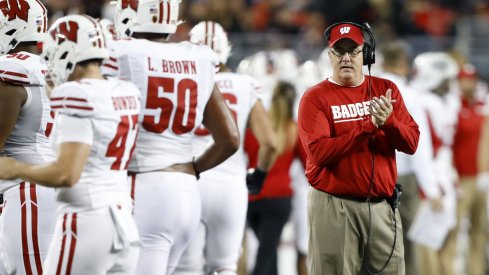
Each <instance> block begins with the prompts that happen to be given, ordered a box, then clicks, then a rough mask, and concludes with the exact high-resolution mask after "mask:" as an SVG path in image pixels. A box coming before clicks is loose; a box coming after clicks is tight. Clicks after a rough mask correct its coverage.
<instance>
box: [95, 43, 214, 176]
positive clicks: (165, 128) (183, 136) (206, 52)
mask: <svg viewBox="0 0 489 275" xmlns="http://www.w3.org/2000/svg"><path fill="white" fill-rule="evenodd" d="M111 48H112V58H113V59H116V60H117V64H118V66H112V67H113V69H114V68H117V69H118V75H119V76H120V77H121V78H122V79H126V80H130V81H131V82H133V83H134V84H136V86H137V87H138V88H139V89H140V90H141V116H140V117H139V123H140V125H141V127H140V131H139V135H138V140H137V146H136V152H135V153H134V158H133V159H132V161H131V164H130V166H129V170H130V171H134V172H148V171H155V170H159V169H163V168H166V167H168V166H171V165H173V164H175V163H183V162H188V161H191V159H192V156H193V155H192V140H193V137H194V130H195V129H197V128H198V127H200V125H201V124H202V120H203V116H204V110H205V106H206V105H207V102H208V100H209V98H210V95H211V93H212V89H213V85H214V75H215V68H216V66H217V65H218V59H217V56H216V54H215V53H214V52H213V51H212V50H211V49H210V48H208V47H206V46H200V45H195V44H191V43H189V42H180V43H157V42H152V41H148V40H145V39H129V40H118V41H114V42H113V43H112V44H111ZM104 69H106V67H104ZM105 73H106V72H105Z"/></svg>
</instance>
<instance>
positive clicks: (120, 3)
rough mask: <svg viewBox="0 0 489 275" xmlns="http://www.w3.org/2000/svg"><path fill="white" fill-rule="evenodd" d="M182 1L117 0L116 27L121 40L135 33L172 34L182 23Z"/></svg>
mask: <svg viewBox="0 0 489 275" xmlns="http://www.w3.org/2000/svg"><path fill="white" fill-rule="evenodd" d="M181 2H182V1H181V0H117V1H116V2H114V3H115V6H116V9H115V20H114V21H115V27H116V29H117V34H118V37H119V38H126V37H131V36H132V34H133V33H134V32H147V33H161V34H172V33H175V31H176V30H177V26H178V25H180V24H181V23H182V21H180V20H178V12H179V5H180V3H181Z"/></svg>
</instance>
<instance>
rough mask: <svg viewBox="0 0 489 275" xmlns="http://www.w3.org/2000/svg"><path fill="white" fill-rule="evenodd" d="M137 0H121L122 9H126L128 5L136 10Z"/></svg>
mask: <svg viewBox="0 0 489 275" xmlns="http://www.w3.org/2000/svg"><path fill="white" fill-rule="evenodd" d="M138 4H139V1H138V0H122V9H127V7H130V8H131V9H133V10H134V11H137V10H138Z"/></svg>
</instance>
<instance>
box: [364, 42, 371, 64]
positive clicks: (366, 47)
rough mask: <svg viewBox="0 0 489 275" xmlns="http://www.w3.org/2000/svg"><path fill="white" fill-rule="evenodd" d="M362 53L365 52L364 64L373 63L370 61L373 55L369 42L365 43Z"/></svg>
mask: <svg viewBox="0 0 489 275" xmlns="http://www.w3.org/2000/svg"><path fill="white" fill-rule="evenodd" d="M362 54H363V65H369V64H372V63H370V61H371V56H370V45H369V44H367V43H365V44H363V49H362Z"/></svg>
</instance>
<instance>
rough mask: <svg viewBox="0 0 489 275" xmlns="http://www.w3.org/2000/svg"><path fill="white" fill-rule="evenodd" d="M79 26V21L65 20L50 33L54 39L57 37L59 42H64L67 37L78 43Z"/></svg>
mask: <svg viewBox="0 0 489 275" xmlns="http://www.w3.org/2000/svg"><path fill="white" fill-rule="evenodd" d="M78 28H79V27H78V23H77V22H74V21H68V22H63V23H61V24H59V25H58V27H57V28H56V29H55V30H52V31H51V32H50V34H51V37H52V38H53V39H54V40H56V39H57V41H58V44H61V43H63V42H64V41H65V40H66V39H68V40H70V41H73V42H75V43H76V42H77V41H78Z"/></svg>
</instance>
